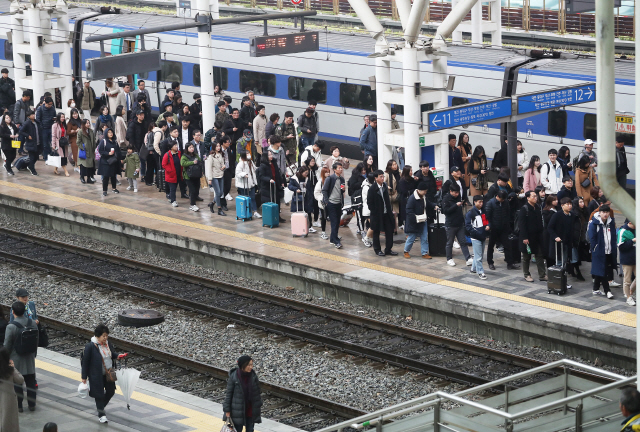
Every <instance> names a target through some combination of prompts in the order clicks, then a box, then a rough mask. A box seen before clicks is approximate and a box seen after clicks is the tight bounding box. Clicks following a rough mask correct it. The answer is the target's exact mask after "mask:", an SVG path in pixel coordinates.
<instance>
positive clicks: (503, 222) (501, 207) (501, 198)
mask: <svg viewBox="0 0 640 432" xmlns="http://www.w3.org/2000/svg"><path fill="white" fill-rule="evenodd" d="M485 211H486V213H487V220H488V221H489V228H490V231H489V246H488V247H487V263H488V264H489V268H490V269H491V270H495V269H496V266H495V265H493V248H494V247H495V246H496V243H497V242H498V241H499V242H500V243H502V245H503V246H504V257H505V259H506V261H507V269H508V270H515V269H517V268H520V266H518V265H517V264H514V263H513V261H514V260H513V254H514V253H515V251H512V250H511V245H510V243H509V233H510V232H511V215H510V212H509V202H508V201H507V192H506V191H504V190H501V191H499V192H498V194H497V195H496V197H495V198H492V199H491V200H490V201H489V202H488V203H487V205H486V207H485Z"/></svg>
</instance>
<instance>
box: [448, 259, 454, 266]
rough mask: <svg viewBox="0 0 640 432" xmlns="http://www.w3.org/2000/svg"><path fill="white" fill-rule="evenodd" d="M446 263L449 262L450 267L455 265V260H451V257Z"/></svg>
mask: <svg viewBox="0 0 640 432" xmlns="http://www.w3.org/2000/svg"><path fill="white" fill-rule="evenodd" d="M447 264H449V265H450V266H451V267H455V266H456V262H455V261H454V260H452V259H450V260H449V261H447Z"/></svg>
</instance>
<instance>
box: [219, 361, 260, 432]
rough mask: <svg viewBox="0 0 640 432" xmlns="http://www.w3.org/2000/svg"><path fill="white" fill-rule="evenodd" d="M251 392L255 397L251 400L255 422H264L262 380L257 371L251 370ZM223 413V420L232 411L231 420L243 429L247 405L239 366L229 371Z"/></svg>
mask: <svg viewBox="0 0 640 432" xmlns="http://www.w3.org/2000/svg"><path fill="white" fill-rule="evenodd" d="M251 387H252V389H251V392H252V394H253V398H252V400H251V417H253V421H254V422H255V423H262V417H261V414H260V411H261V408H262V396H261V395H260V381H259V380H258V375H257V374H256V372H255V371H251ZM222 410H223V411H224V412H225V414H223V417H222V420H223V421H226V420H227V415H226V413H228V412H230V413H231V420H232V421H233V424H234V425H235V426H236V429H237V430H242V426H243V425H244V423H245V415H246V406H245V403H244V393H243V391H242V384H240V378H239V377H238V368H237V367H234V368H232V369H231V370H230V371H229V380H228V381H227V392H226V395H225V398H224V402H223V403H222Z"/></svg>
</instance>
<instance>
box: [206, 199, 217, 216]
mask: <svg viewBox="0 0 640 432" xmlns="http://www.w3.org/2000/svg"><path fill="white" fill-rule="evenodd" d="M207 207H209V210H211V213H215V212H216V211H215V210H214V209H213V201H211V202H210V203H209V204H207Z"/></svg>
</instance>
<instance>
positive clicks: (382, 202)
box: [330, 170, 398, 256]
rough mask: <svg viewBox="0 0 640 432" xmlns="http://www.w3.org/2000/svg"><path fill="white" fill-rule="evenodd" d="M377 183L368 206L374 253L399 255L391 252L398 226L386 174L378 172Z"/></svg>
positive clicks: (376, 174)
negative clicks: (381, 240) (383, 243)
mask: <svg viewBox="0 0 640 432" xmlns="http://www.w3.org/2000/svg"><path fill="white" fill-rule="evenodd" d="M375 181H376V182H375V183H374V184H373V185H372V186H371V187H370V188H369V192H368V193H367V206H368V207H369V211H370V212H371V216H370V217H369V223H370V224H371V229H372V230H373V251H374V252H375V253H376V254H377V255H378V256H385V255H398V253H397V252H394V251H392V250H391V248H392V247H393V230H394V229H395V226H396V224H395V221H394V216H393V208H392V207H391V199H390V198H389V187H388V186H387V184H386V183H385V182H384V172H382V171H381V170H378V171H376V172H375ZM330 218H331V223H332V224H333V216H330ZM380 231H384V236H385V248H384V252H382V247H381V246H380Z"/></svg>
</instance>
